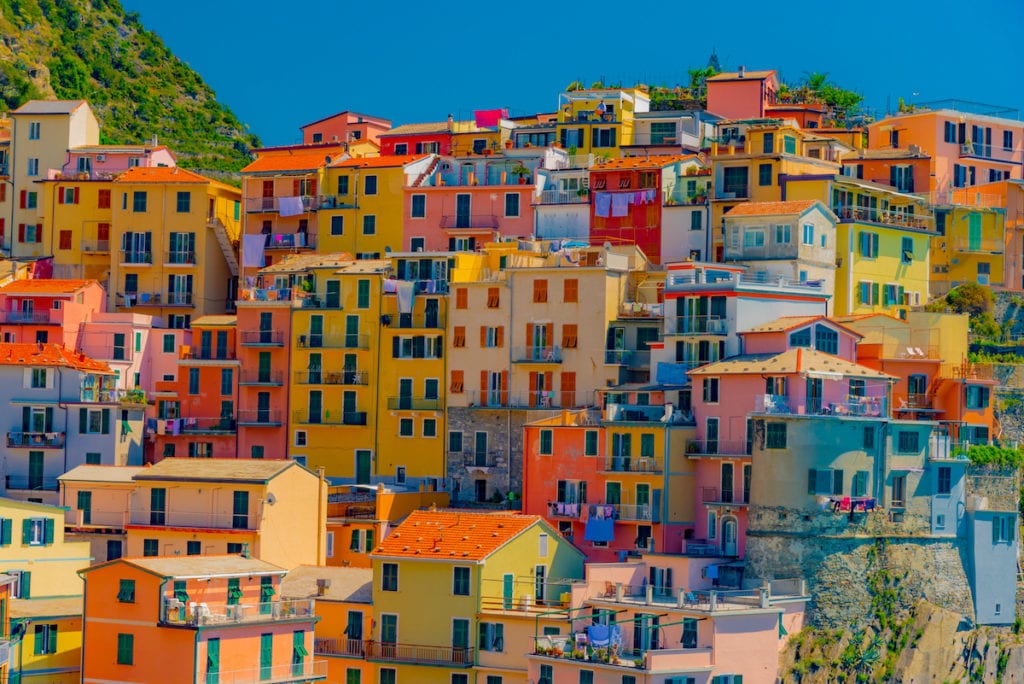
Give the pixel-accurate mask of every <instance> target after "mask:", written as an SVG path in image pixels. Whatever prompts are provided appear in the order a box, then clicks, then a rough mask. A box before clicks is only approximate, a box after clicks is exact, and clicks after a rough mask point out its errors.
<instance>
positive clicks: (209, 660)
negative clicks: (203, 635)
mask: <svg viewBox="0 0 1024 684" xmlns="http://www.w3.org/2000/svg"><path fill="white" fill-rule="evenodd" d="M206 684H220V639H207V640H206Z"/></svg>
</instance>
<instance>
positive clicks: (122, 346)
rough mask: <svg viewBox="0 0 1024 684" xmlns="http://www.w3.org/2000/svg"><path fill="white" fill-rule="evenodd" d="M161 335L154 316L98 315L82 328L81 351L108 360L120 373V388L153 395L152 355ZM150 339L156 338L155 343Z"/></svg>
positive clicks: (80, 337)
mask: <svg viewBox="0 0 1024 684" xmlns="http://www.w3.org/2000/svg"><path fill="white" fill-rule="evenodd" d="M161 332H162V331H161V329H160V319H159V318H154V317H153V316H149V315H146V314H135V313H104V312H96V313H94V314H92V316H90V318H89V320H88V321H86V322H84V323H83V324H82V326H81V330H80V333H79V338H78V339H79V341H78V349H79V351H81V352H83V353H84V354H85V355H86V356H89V357H91V358H94V359H96V360H97V361H105V362H106V363H107V364H108V365H109V366H110V368H111V369H112V370H113V371H114V373H116V374H117V388H118V389H122V390H133V389H140V390H143V391H145V392H152V391H153V390H154V388H155V387H154V377H153V364H152V362H151V355H150V353H151V352H152V351H153V350H154V349H155V348H156V346H157V345H158V344H160V343H161V340H160V339H159V337H160V333H161ZM151 337H155V338H157V339H156V341H155V343H154V340H151V339H150V338H151ZM174 339H175V340H176V339H177V338H176V337H175V338H174ZM165 346H166V345H165ZM172 348H173V346H172ZM147 396H148V395H147Z"/></svg>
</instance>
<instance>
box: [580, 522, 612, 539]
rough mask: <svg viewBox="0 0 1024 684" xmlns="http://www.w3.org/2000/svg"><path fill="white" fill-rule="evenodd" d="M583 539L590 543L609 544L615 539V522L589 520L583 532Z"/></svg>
mask: <svg viewBox="0 0 1024 684" xmlns="http://www.w3.org/2000/svg"><path fill="white" fill-rule="evenodd" d="M583 538H584V539H586V540H587V541H591V542H610V541H613V540H614V539H615V520H613V519H612V518H590V519H589V520H587V527H586V529H584V531H583Z"/></svg>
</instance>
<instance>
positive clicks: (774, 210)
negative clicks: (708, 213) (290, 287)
mask: <svg viewBox="0 0 1024 684" xmlns="http://www.w3.org/2000/svg"><path fill="white" fill-rule="evenodd" d="M815 204H821V202H819V201H818V200H790V201H788V202H744V203H742V204H738V205H736V206H735V207H733V208H732V209H730V210H729V213H728V214H726V215H725V217H726V218H731V217H733V216H791V215H793V214H802V213H804V212H805V211H807V210H808V209H810V208H811V207H813V206H814V205H815ZM821 206H822V208H824V206H825V205H823V204H822V205H821Z"/></svg>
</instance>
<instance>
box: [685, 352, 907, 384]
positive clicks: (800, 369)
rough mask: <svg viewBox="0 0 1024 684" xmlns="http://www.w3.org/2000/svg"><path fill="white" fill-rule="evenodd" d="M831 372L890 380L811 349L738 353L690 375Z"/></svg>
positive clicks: (691, 372)
mask: <svg viewBox="0 0 1024 684" xmlns="http://www.w3.org/2000/svg"><path fill="white" fill-rule="evenodd" d="M784 373H789V374H792V373H831V374H839V375H842V376H843V377H846V378H870V379H874V380H894V379H895V378H894V377H893V376H891V375H888V374H886V373H882V372H880V371H876V370H875V369H873V368H868V367H867V366H862V365H860V364H858V363H853V362H852V361H847V360H846V359H841V358H839V357H838V356H832V355H831V354H826V353H825V352H820V351H817V350H814V349H804V348H796V349H787V350H786V351H784V352H778V353H768V354H742V355H740V356H733V357H732V358H728V359H723V360H722V361H715V362H714V363H709V364H707V365H706V366H701V367H699V368H695V369H693V370H692V371H690V375H766V374H767V375H781V374H784Z"/></svg>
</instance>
